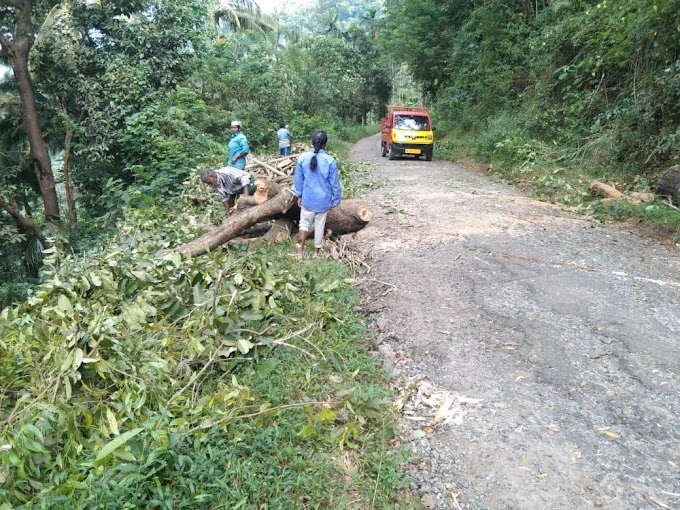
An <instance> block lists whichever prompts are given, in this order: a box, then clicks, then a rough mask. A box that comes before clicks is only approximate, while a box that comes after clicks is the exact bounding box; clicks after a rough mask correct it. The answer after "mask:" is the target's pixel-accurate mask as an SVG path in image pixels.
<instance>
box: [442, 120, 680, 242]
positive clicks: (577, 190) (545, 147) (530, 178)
mask: <svg viewBox="0 0 680 510" xmlns="http://www.w3.org/2000/svg"><path fill="white" fill-rule="evenodd" d="M475 133H476V132H475V131H474V130H473V131H466V132H458V131H456V130H454V131H451V132H449V133H446V134H444V135H443V136H442V138H441V139H440V140H438V143H437V147H436V156H437V157H439V158H443V159H448V160H451V161H460V162H461V163H463V164H466V165H468V166H472V167H475V166H481V167H482V168H483V169H484V171H485V172H487V173H488V174H489V175H492V176H495V177H497V178H499V179H501V180H503V181H504V182H507V183H510V184H512V185H514V186H517V187H519V188H521V189H522V190H524V191H526V192H527V193H529V194H530V195H531V196H534V197H536V198H537V199H539V200H542V201H545V202H550V203H554V204H557V205H560V206H562V207H564V208H565V209H568V210H569V211H571V212H574V213H576V214H582V215H585V216H586V217H589V218H591V219H594V220H596V221H600V222H604V223H606V222H623V221H628V222H631V221H632V222H633V223H634V225H635V227H637V228H639V229H640V230H641V231H643V232H644V233H645V234H646V235H650V236H652V237H656V238H659V239H663V240H674V241H675V242H676V243H680V210H678V209H677V208H676V207H674V206H673V205H672V204H670V203H669V200H668V198H667V197H657V198H656V199H655V200H653V201H651V202H644V203H637V204H636V203H633V202H630V201H626V200H620V201H617V202H612V203H608V202H607V201H606V200H602V199H600V198H599V197H597V196H595V195H593V194H592V193H591V192H590V191H589V189H588V186H589V184H590V183H591V182H592V181H593V180H599V181H602V182H605V183H607V184H610V185H615V186H616V187H617V188H618V189H619V190H621V191H623V192H624V193H626V194H628V195H630V194H631V193H649V192H651V191H652V190H653V183H654V182H655V181H656V180H657V179H658V176H659V172H656V173H652V174H653V175H642V174H640V173H638V172H636V171H635V170H634V169H630V168H612V167H611V166H603V165H598V164H595V163H593V162H592V161H593V158H595V157H596V155H593V154H591V153H589V152H588V148H587V147H586V148H580V149H577V150H569V149H567V148H566V147H563V146H559V145H556V144H546V143H544V142H541V141H539V140H535V139H532V138H529V137H527V136H526V135H524V134H522V133H518V132H516V131H513V130H512V129H510V130H503V129H500V128H498V129H495V130H494V129H490V130H489V131H486V132H484V133H481V134H475ZM480 162H483V163H481V164H480Z"/></svg>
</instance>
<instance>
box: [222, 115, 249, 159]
mask: <svg viewBox="0 0 680 510" xmlns="http://www.w3.org/2000/svg"><path fill="white" fill-rule="evenodd" d="M249 152H250V146H249V145H248V140H247V139H246V135H244V134H243V133H242V132H241V121H240V120H233V121H231V138H230V140H229V143H228V144H227V166H233V167H235V168H238V169H239V170H244V169H245V168H246V156H247V155H248V153H249Z"/></svg>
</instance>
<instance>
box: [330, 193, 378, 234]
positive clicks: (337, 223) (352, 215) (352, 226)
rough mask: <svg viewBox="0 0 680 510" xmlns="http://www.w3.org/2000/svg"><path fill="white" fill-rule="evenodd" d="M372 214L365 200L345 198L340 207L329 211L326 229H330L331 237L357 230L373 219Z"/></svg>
mask: <svg viewBox="0 0 680 510" xmlns="http://www.w3.org/2000/svg"><path fill="white" fill-rule="evenodd" d="M372 216H373V213H371V210H370V209H369V208H368V206H367V205H366V203H365V202H362V201H361V200H343V201H342V202H340V205H339V206H338V207H335V208H333V209H331V210H330V211H328V216H326V230H327V231H328V230H330V235H329V237H335V236H341V235H343V234H349V233H351V232H357V231H359V230H361V229H362V228H364V227H365V226H366V224H368V222H369V221H371V217H372Z"/></svg>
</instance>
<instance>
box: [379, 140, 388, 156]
mask: <svg viewBox="0 0 680 510" xmlns="http://www.w3.org/2000/svg"><path fill="white" fill-rule="evenodd" d="M380 152H381V156H382V157H383V158H384V157H386V156H387V149H386V148H385V144H384V143H381V144H380Z"/></svg>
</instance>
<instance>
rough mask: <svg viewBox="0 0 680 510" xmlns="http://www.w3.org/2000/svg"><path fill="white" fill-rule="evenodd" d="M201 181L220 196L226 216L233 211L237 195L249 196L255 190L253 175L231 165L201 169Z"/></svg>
mask: <svg viewBox="0 0 680 510" xmlns="http://www.w3.org/2000/svg"><path fill="white" fill-rule="evenodd" d="M201 181H203V182H204V183H205V184H207V185H208V186H210V187H212V188H213V189H214V190H215V191H216V192H217V194H218V195H219V196H220V198H221V199H222V203H223V204H224V212H225V213H226V215H227V218H228V217H229V215H230V214H231V213H232V212H233V209H234V206H235V205H236V198H237V197H238V196H240V195H245V196H249V195H250V194H252V193H254V192H255V177H253V175H252V174H251V173H249V172H246V171H245V170H239V169H238V168H234V167H233V166H224V167H222V168H216V169H214V170H212V169H206V170H203V171H202V172H201Z"/></svg>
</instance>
